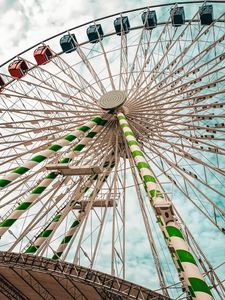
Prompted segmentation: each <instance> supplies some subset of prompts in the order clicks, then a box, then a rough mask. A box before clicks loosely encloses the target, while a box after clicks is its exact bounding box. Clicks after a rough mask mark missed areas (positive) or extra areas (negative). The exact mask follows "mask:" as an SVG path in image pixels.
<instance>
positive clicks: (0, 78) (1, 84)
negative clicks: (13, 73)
mask: <svg viewBox="0 0 225 300" xmlns="http://www.w3.org/2000/svg"><path fill="white" fill-rule="evenodd" d="M4 86H5V82H4V80H3V78H2V77H1V76H0V92H1V91H2V90H3V88H4Z"/></svg>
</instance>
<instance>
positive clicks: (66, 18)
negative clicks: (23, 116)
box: [0, 0, 221, 280]
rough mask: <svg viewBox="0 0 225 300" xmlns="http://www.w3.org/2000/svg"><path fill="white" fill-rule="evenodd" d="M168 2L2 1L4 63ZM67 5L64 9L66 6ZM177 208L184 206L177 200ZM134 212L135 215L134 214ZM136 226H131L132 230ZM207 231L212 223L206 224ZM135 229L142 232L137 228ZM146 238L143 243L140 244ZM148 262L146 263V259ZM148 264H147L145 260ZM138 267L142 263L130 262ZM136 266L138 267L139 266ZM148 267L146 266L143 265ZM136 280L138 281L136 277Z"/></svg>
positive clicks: (0, 57)
mask: <svg viewBox="0 0 225 300" xmlns="http://www.w3.org/2000/svg"><path fill="white" fill-rule="evenodd" d="M165 2H174V1H165V0H153V1H146V0H138V1H137V0H123V1H122V0H108V1H105V0H104V1H103V0H75V1H74V0H64V1H62V0H0V37H1V42H0V64H2V63H3V62H4V61H6V60H8V59H10V57H13V56H15V55H16V54H17V53H19V52H21V51H23V50H24V49H26V48H28V47H30V46H32V45H33V44H36V43H38V42H39V41H41V40H44V39H46V38H48V37H49V36H51V35H55V34H57V33H59V32H61V31H64V30H66V29H68V28H71V27H74V26H76V25H78V24H81V23H84V22H87V21H90V20H92V19H96V18H100V17H103V16H106V15H109V14H112V13H116V12H119V11H123V10H127V9H133V8H138V7H142V6H148V5H150V4H151V5H154V4H160V3H165ZM62 3H63V7H62ZM178 198H179V197H178ZM177 205H180V206H182V203H181V201H180V203H179V200H177ZM132 213H133V214H134V212H131V214H132ZM186 213H187V214H193V223H192V224H191V229H193V231H195V228H197V230H196V231H197V232H200V231H201V228H202V227H201V224H200V217H199V216H196V217H194V212H193V211H192V208H191V207H190V208H188V209H187V212H186ZM132 225H134V223H133V224H131V227H132ZM205 226H206V228H207V226H208V223H207V222H206V223H205ZM131 230H138V228H137V227H135V226H133V227H132V229H131ZM204 237H205V240H206V241H207V240H209V239H210V238H211V237H210V233H207V230H206V231H205V233H204ZM142 242H143V239H142V240H141V241H140V244H141V243H142ZM140 244H139V247H137V244H134V245H131V244H129V247H132V249H131V250H133V251H134V250H135V251H137V252H138V251H139V250H138V248H139V249H141V250H143V249H144V247H140ZM220 245H221V240H220V239H217V240H216V239H215V240H214V243H210V244H209V250H208V251H209V252H210V251H211V252H212V251H213V249H212V248H213V247H215V248H217V247H218V248H219V247H220ZM143 261H144V260H143ZM144 262H145V261H144ZM130 263H131V264H134V268H135V266H136V265H137V264H138V263H140V262H138V260H137V261H136V262H130ZM135 264H136V265H135ZM143 264H144V263H143ZM133 279H134V280H136V278H134V277H133Z"/></svg>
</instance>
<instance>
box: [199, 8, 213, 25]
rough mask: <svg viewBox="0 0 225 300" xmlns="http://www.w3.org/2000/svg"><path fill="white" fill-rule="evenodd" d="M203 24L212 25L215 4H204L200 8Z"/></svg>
mask: <svg viewBox="0 0 225 300" xmlns="http://www.w3.org/2000/svg"><path fill="white" fill-rule="evenodd" d="M199 14H200V20H201V25H210V24H211V23H212V22H213V6H212V5H203V6H202V7H200V8H199Z"/></svg>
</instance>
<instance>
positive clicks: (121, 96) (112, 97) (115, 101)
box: [99, 90, 127, 110]
mask: <svg viewBox="0 0 225 300" xmlns="http://www.w3.org/2000/svg"><path fill="white" fill-rule="evenodd" d="M126 99H127V95H126V93H125V92H124V91H120V90H115V91H110V92H107V93H105V94H104V95H102V96H101V98H100V99H99V105H100V107H101V108H103V109H107V110H108V109H113V108H118V107H120V106H121V105H123V104H124V102H125V101H126Z"/></svg>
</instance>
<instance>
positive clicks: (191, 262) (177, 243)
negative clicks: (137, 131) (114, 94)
mask: <svg viewBox="0 0 225 300" xmlns="http://www.w3.org/2000/svg"><path fill="white" fill-rule="evenodd" d="M117 118H118V120H119V124H120V127H121V129H122V131H123V134H124V136H125V138H126V141H127V143H128V146H129V148H130V151H131V154H132V156H133V158H134V161H135V165H136V167H137V169H138V171H139V174H140V177H141V179H142V181H143V184H144V187H145V190H146V192H147V195H148V197H149V200H150V204H151V206H152V208H153V211H154V213H155V215H156V218H157V223H158V224H159V226H160V229H161V231H162V233H163V235H164V237H165V240H166V243H167V246H168V248H169V251H170V253H171V255H172V258H173V260H174V263H175V266H176V268H177V270H178V274H179V277H180V280H181V282H182V284H183V287H184V289H185V290H186V292H187V294H188V295H189V298H190V299H197V300H212V299H213V297H212V294H211V292H210V289H209V287H208V285H207V284H206V282H205V281H204V278H203V276H202V274H201V271H200V269H199V267H198V265H197V263H196V261H195V259H194V257H193V255H192V254H191V252H190V249H189V246H188V243H187V242H186V241H185V239H184V235H183V234H182V231H181V228H180V227H179V225H178V223H177V221H176V220H177V218H176V215H175V213H174V210H173V208H172V205H171V203H170V202H169V201H168V200H167V199H165V198H164V196H163V194H162V192H161V191H160V188H159V186H158V184H157V180H156V178H155V177H154V176H153V174H152V171H151V168H150V166H149V164H148V162H147V161H146V159H145V157H144V154H143V152H142V151H141V149H140V147H139V145H138V142H137V140H136V138H135V136H134V133H133V132H132V130H131V128H130V126H129V124H128V122H127V120H126V118H125V116H124V114H122V113H119V114H118V115H117Z"/></svg>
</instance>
